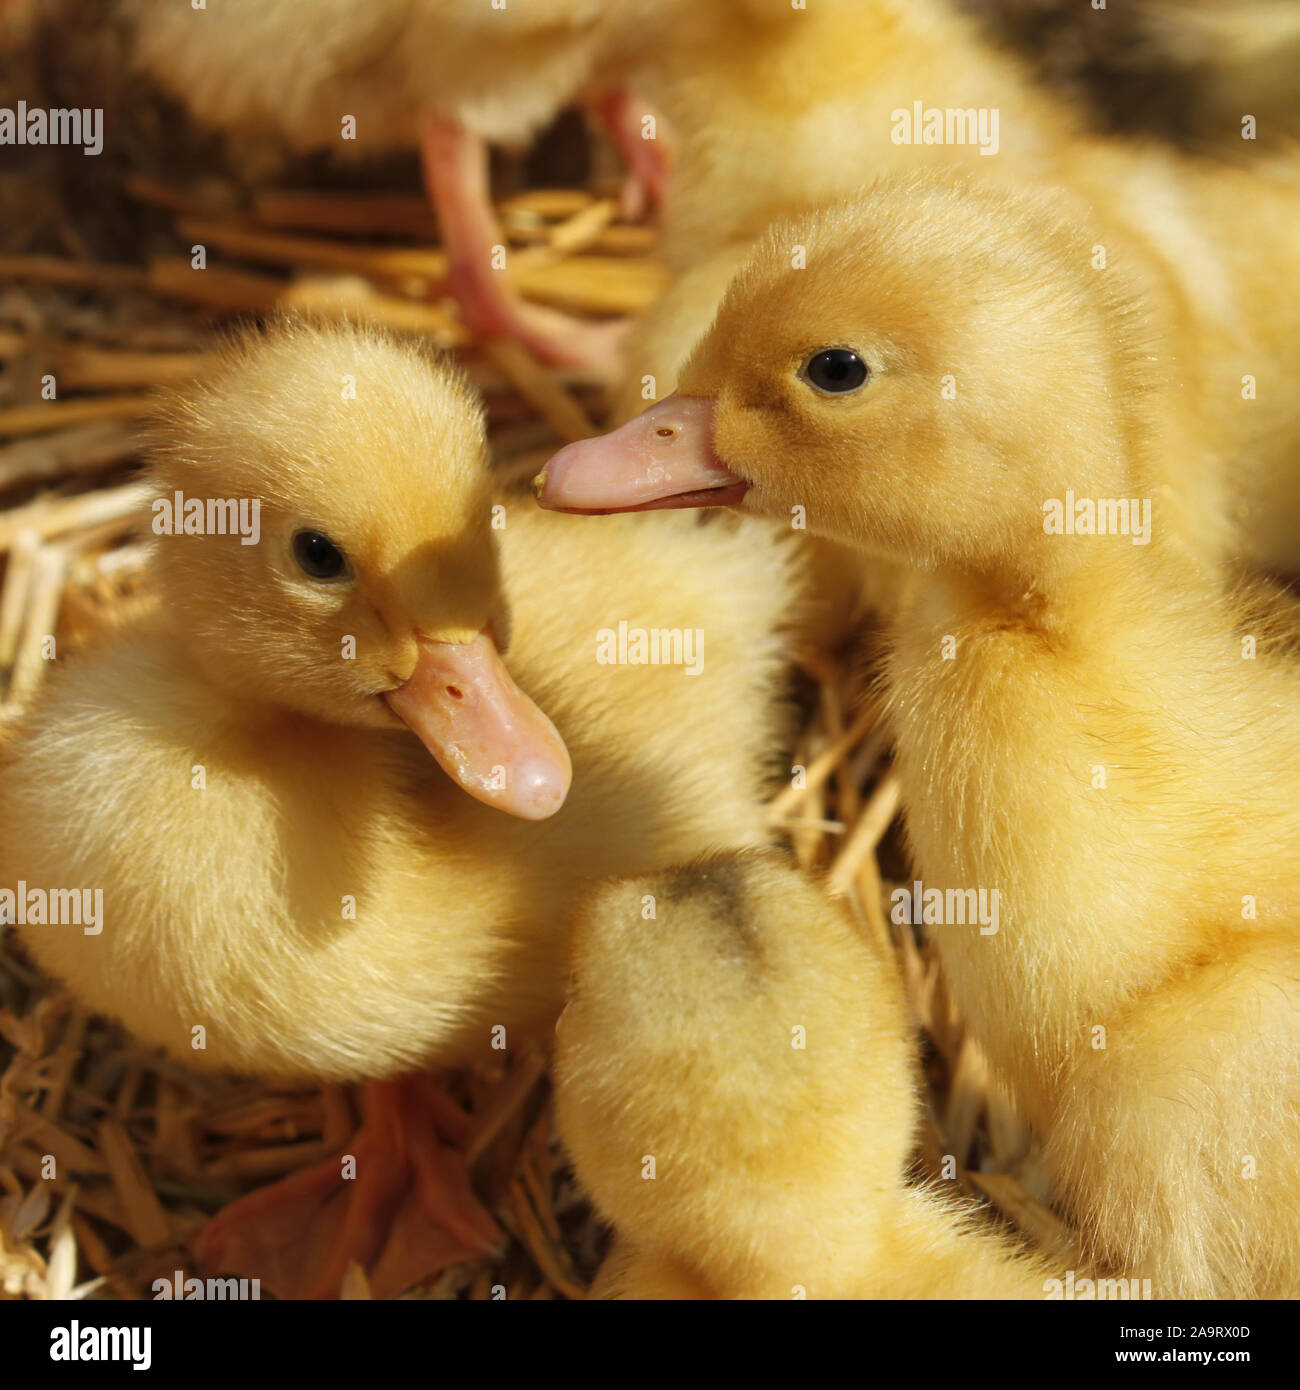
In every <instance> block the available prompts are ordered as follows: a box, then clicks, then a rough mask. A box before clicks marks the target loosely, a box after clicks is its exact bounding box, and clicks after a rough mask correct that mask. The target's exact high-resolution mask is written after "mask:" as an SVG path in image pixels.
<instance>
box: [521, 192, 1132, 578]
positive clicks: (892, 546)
mask: <svg viewBox="0 0 1300 1390" xmlns="http://www.w3.org/2000/svg"><path fill="white" fill-rule="evenodd" d="M1093 239H1094V238H1093V237H1092V236H1091V235H1090V234H1085V233H1084V232H1083V231H1081V230H1077V229H1076V228H1075V226H1074V225H1073V224H1072V223H1071V221H1070V220H1069V219H1068V218H1067V217H1064V216H1062V212H1061V209H1060V207H1059V206H1058V205H1057V204H1056V202H1055V201H1054V198H1053V197H1052V195H1043V196H1041V197H1040V196H1038V195H1025V196H1020V195H1016V196H1012V195H1009V194H1006V193H1003V192H999V191H996V190H986V189H980V188H978V187H976V186H974V185H968V184H966V183H965V182H964V181H961V180H958V179H955V178H953V177H951V176H950V177H946V178H941V177H937V176H935V177H931V176H926V177H923V178H916V179H913V180H909V181H907V182H904V183H897V182H894V183H882V184H880V185H877V186H875V187H874V188H873V189H872V190H870V191H868V192H867V193H864V194H863V195H861V196H860V197H859V198H857V199H856V200H854V201H853V202H850V203H844V204H841V205H838V206H834V207H831V208H827V209H823V210H821V211H819V212H817V213H814V214H810V215H808V216H806V217H803V218H800V219H797V220H793V221H790V222H786V223H784V224H779V225H777V226H776V227H774V228H772V229H771V230H770V231H769V232H768V233H767V234H766V235H765V236H764V238H763V239H762V240H761V241H760V242H759V244H758V245H757V246H756V248H755V250H754V252H753V254H752V255H751V258H750V259H749V261H748V262H747V263H746V264H745V266H744V267H743V268H742V269H741V271H740V272H739V273H738V274H737V276H736V277H735V279H734V280H733V281H732V283H731V285H730V287H729V288H728V291H727V293H726V295H725V297H724V299H723V302H722V304H721V306H720V308H719V311H718V314H717V317H716V320H715V322H714V325H713V327H712V329H711V330H710V332H709V333H708V334H707V335H706V336H705V337H704V338H703V339H702V340H701V342H700V343H699V344H698V345H697V346H696V348H695V350H694V352H693V353H692V355H691V357H690V359H689V360H688V362H687V363H686V365H685V366H684V368H683V370H682V372H681V375H680V381H679V388H678V391H677V393H676V394H675V395H673V396H669V397H667V398H666V399H664V400H663V401H660V402H658V403H657V404H655V405H653V406H651V407H650V408H649V409H648V410H647V411H645V412H644V413H643V414H642V415H640V416H638V417H637V418H636V419H634V420H632V421H630V422H629V423H628V424H626V425H624V426H623V427H621V428H620V429H618V430H616V431H614V432H613V433H611V434H609V435H607V436H604V437H603V438H600V439H594V440H584V441H581V442H579V443H577V444H572V445H569V446H567V447H566V448H565V449H563V450H561V451H560V452H559V453H558V454H556V455H555V457H554V458H553V459H552V460H551V461H550V463H548V465H547V467H546V469H545V470H544V472H543V473H542V474H541V475H540V476H539V478H538V480H537V483H536V487H537V491H538V497H539V500H540V501H541V503H542V505H543V506H545V507H550V508H553V509H556V510H565V511H579V512H605V511H627V510H643V509H650V508H659V507H702V506H717V505H735V506H739V507H740V509H741V510H744V511H751V512H756V513H759V514H762V515H766V516H769V517H773V518H776V519H779V520H782V521H784V522H786V523H787V524H794V525H797V526H800V527H806V529H808V530H811V531H814V532H818V533H821V534H823V535H826V536H829V537H831V538H833V539H836V540H841V541H847V542H849V543H851V544H855V545H857V546H859V547H862V548H865V549H868V550H872V551H875V552H877V553H884V554H886V555H888V556H890V557H892V558H901V559H904V560H906V561H908V562H910V563H912V564H915V565H919V566H921V567H937V566H941V565H948V564H952V565H957V566H963V567H972V568H979V567H982V566H985V565H997V566H999V567H1004V566H1005V565H1006V563H1007V562H1008V557H1019V556H1023V557H1025V559H1026V561H1027V564H1026V566H1025V568H1026V571H1027V572H1028V571H1032V570H1036V569H1037V570H1041V567H1042V566H1043V564H1044V563H1050V561H1051V560H1052V559H1054V558H1055V555H1054V554H1053V555H1052V556H1051V557H1048V556H1047V555H1046V553H1045V552H1046V551H1047V550H1049V549H1051V547H1047V546H1045V545H1044V544H1043V530H1044V528H1043V515H1044V512H1043V504H1044V500H1045V499H1047V498H1052V497H1061V496H1063V495H1064V491H1065V489H1067V488H1070V487H1074V488H1075V489H1076V490H1077V491H1079V492H1080V494H1081V495H1082V494H1083V493H1084V492H1085V491H1086V490H1090V491H1091V492H1092V493H1093V495H1106V496H1121V497H1122V496H1126V495H1128V494H1127V492H1126V491H1125V488H1126V486H1128V487H1129V489H1130V490H1131V480H1130V479H1129V478H1128V473H1129V471H1130V467H1131V461H1130V460H1131V450H1130V448H1129V443H1130V438H1129V436H1130V433H1131V431H1132V427H1133V421H1132V419H1131V418H1130V415H1131V412H1132V411H1133V410H1136V409H1139V408H1140V404H1139V403H1140V401H1141V399H1142V395H1143V388H1144V386H1145V383H1146V380H1147V372H1148V370H1149V369H1148V368H1146V367H1145V366H1144V359H1143V357H1142V355H1141V350H1140V349H1139V348H1138V347H1136V346H1135V340H1136V339H1137V338H1140V336H1141V335H1140V334H1137V333H1135V332H1134V331H1133V325H1132V324H1131V323H1130V322H1129V320H1130V319H1131V318H1132V314H1131V311H1130V310H1129V309H1128V308H1127V304H1128V300H1127V298H1126V296H1125V295H1124V294H1123V292H1122V291H1121V289H1120V272H1118V271H1115V270H1110V271H1100V270H1094V269H1093V268H1092V264H1091V254H1092V250H1093V248H1092V245H1091V243H1092V241H1093ZM954 519H956V520H958V521H959V523H960V524H957V525H954V524H953V521H954ZM1027 552H1036V553H1027Z"/></svg>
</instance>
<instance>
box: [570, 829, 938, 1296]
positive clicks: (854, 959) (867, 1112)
mask: <svg viewBox="0 0 1300 1390" xmlns="http://www.w3.org/2000/svg"><path fill="white" fill-rule="evenodd" d="M910 1054H911V1049H910V1045H909V1042H908V1041H907V1024H906V1021H905V1011H904V1006H903V1000H902V995H901V990H900V987H899V984H898V981H897V977H896V974H895V972H894V971H893V969H892V967H891V965H890V964H888V963H886V962H885V961H883V960H881V959H879V958H877V957H876V956H875V955H874V954H873V952H872V950H871V948H870V947H869V946H868V945H867V943H866V942H865V941H864V940H863V939H862V938H861V937H859V935H858V934H857V932H856V931H855V930H854V927H853V926H852V924H851V922H850V921H849V919H848V918H847V916H846V915H845V914H844V913H843V912H842V911H841V909H840V908H839V907H837V906H836V905H835V904H834V903H832V902H831V901H830V900H828V899H827V898H826V897H825V896H824V895H823V893H822V891H821V889H820V888H819V887H818V886H817V885H816V884H815V883H813V882H811V881H810V880H809V879H807V878H806V877H805V876H803V875H802V874H800V873H799V872H798V871H797V870H795V869H794V868H793V867H791V866H790V865H788V864H787V863H786V862H785V860H784V859H783V858H782V857H781V856H779V855H777V854H774V853H769V852H757V853H747V854H741V855H728V856H719V857H716V858H710V859H706V860H703V861H700V862H697V863H694V864H691V865H689V866H687V867H685V868H681V869H677V870H672V871H670V872H668V873H664V874H660V875H656V876H650V877H646V878H639V879H631V880H625V881H622V882H617V883H613V884H607V885H602V886H601V887H600V888H599V889H598V890H596V892H595V893H594V894H593V895H592V896H591V897H590V898H589V899H588V900H587V901H586V903H585V904H584V905H583V908H582V909H581V911H580V912H579V914H578V918H577V921H576V925H575V929H574V937H573V947H572V987H571V993H570V1002H569V1005H568V1008H567V1009H566V1010H565V1013H564V1015H563V1016H562V1018H561V1022H560V1024H559V1026H558V1029H557V1054H556V1071H557V1077H558V1087H557V1095H556V1105H557V1114H558V1117H559V1121H560V1125H561V1129H562V1132H563V1134H564V1137H565V1141H566V1143H567V1144H568V1147H569V1149H570V1151H571V1153H572V1154H573V1157H574V1161H575V1164H576V1167H577V1171H578V1175H579V1177H580V1179H581V1180H582V1182H583V1183H584V1185H585V1186H586V1187H587V1189H588V1190H589V1191H590V1192H591V1194H592V1196H593V1197H594V1199H595V1201H596V1203H597V1205H598V1206H599V1207H600V1209H601V1210H602V1212H603V1213H604V1215H605V1216H606V1218H608V1219H609V1220H610V1221H611V1222H612V1223H613V1224H614V1226H615V1227H616V1228H617V1229H618V1230H619V1232H620V1233H621V1234H623V1235H624V1236H626V1237H627V1238H628V1239H630V1240H632V1241H634V1242H635V1243H637V1244H638V1245H644V1246H646V1247H649V1248H654V1249H660V1250H664V1251H675V1252H679V1253H680V1252H683V1251H691V1252H694V1253H695V1257H696V1258H697V1259H698V1258H700V1257H701V1256H700V1252H701V1251H707V1252H709V1253H708V1255H707V1258H708V1259H710V1260H717V1261H718V1262H720V1264H725V1265H727V1266H728V1268H729V1269H730V1270H731V1272H733V1273H734V1271H735V1269H736V1268H738V1267H741V1266H752V1265H754V1264H755V1263H760V1264H761V1263H767V1262H768V1261H769V1260H777V1261H781V1260H783V1259H785V1258H786V1257H789V1258H790V1260H791V1261H792V1264H791V1268H792V1277H795V1275H794V1273H793V1266H794V1264H795V1263H797V1260H795V1254H796V1252H808V1251H809V1242H810V1241H812V1242H813V1244H814V1246H815V1245H816V1242H817V1241H819V1240H821V1239H822V1238H823V1237H825V1238H827V1239H833V1234H832V1233H833V1230H834V1228H835V1227H836V1225H837V1223H842V1222H843V1221H844V1220H845V1219H846V1216H847V1213H849V1212H854V1211H860V1210H861V1204H862V1197H863V1193H864V1192H866V1193H873V1192H880V1193H883V1192H886V1191H893V1190H894V1189H896V1187H897V1185H898V1183H899V1181H900V1174H901V1173H902V1172H903V1169H904V1167H905V1165H906V1162H907V1154H908V1151H909V1149H910V1144H911V1140H912V1128H913V1114H914V1089H913V1077H912V1072H911V1065H910ZM831 1212H834V1213H836V1216H835V1218H834V1219H831V1217H830V1216H829V1213H831ZM718 1272H720V1271H718ZM796 1282H798V1280H797V1278H796Z"/></svg>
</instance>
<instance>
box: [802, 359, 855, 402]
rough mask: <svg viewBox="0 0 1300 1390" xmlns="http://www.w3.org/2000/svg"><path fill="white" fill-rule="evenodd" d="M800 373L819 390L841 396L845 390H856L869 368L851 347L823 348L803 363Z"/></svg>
mask: <svg viewBox="0 0 1300 1390" xmlns="http://www.w3.org/2000/svg"><path fill="white" fill-rule="evenodd" d="M800 375H801V376H802V377H803V378H804V379H805V380H806V381H809V382H811V383H812V385H813V386H815V387H816V388H817V389H818V390H819V391H825V392H826V394H827V395H830V396H842V395H844V393H845V392H847V391H856V390H857V389H858V387H859V386H861V385H862V384H863V383H864V382H865V381H866V379H867V378H868V377H869V376H870V375H871V370H870V368H869V367H868V366H867V364H866V363H865V362H864V361H863V360H862V358H860V357H859V356H858V354H857V353H856V352H854V351H853V349H852V348H842V347H838V348H823V349H822V350H821V351H820V352H814V353H813V355H812V356H811V357H810V358H809V359H808V360H807V361H806V362H805V363H804V364H803V370H802V372H801V373H800Z"/></svg>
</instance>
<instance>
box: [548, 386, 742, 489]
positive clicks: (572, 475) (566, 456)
mask: <svg viewBox="0 0 1300 1390" xmlns="http://www.w3.org/2000/svg"><path fill="white" fill-rule="evenodd" d="M748 490H749V484H748V483H746V482H743V481H742V480H741V479H740V478H737V477H736V475H735V474H734V473H732V472H730V471H729V470H728V469H727V468H726V467H725V466H724V465H723V464H722V462H721V461H720V460H719V459H718V456H717V455H716V454H715V453H714V452H713V402H712V401H711V400H709V399H707V398H705V397H703V396H679V395H675V394H674V395H671V396H666V397H665V398H664V399H663V400H662V401H659V402H658V403H657V404H656V405H652V406H651V407H650V409H649V410H646V411H643V412H642V413H641V414H640V415H638V416H637V417H636V419H635V420H629V421H628V422H627V424H626V425H622V426H620V427H619V428H618V429H616V430H614V431H613V432H612V433H610V434H606V435H602V436H600V437H599V438H597V439H582V440H579V441H578V443H576V444H566V445H565V447H564V448H563V449H561V450H560V451H559V453H558V454H556V455H555V456H554V457H553V458H552V459H551V461H550V462H549V463H548V464H547V465H546V467H545V468H543V469H542V471H541V472H540V473H539V474H538V475H537V477H536V478H534V479H533V491H534V492H535V493H536V495H537V500H538V502H539V503H540V504H541V505H542V506H543V507H545V508H546V509H547V511H552V512H586V513H597V514H601V513H605V512H648V511H658V510H660V509H662V508H665V507H730V506H733V505H734V504H735V503H737V502H739V501H740V500H741V498H742V497H744V495H745V493H746V492H747V491H748Z"/></svg>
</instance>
